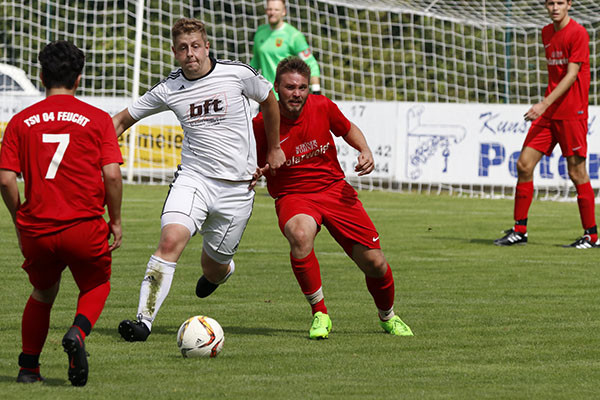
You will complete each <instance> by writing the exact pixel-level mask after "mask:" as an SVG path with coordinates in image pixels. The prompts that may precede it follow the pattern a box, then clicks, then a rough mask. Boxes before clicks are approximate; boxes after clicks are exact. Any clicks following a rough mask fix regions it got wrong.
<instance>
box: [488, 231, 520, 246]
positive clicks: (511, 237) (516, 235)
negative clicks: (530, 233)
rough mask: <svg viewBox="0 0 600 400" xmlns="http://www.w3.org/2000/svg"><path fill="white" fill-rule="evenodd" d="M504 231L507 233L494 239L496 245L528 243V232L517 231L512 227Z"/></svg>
mask: <svg viewBox="0 0 600 400" xmlns="http://www.w3.org/2000/svg"><path fill="white" fill-rule="evenodd" d="M504 233H506V235H504V236H503V237H501V238H500V239H496V240H494V244H495V245H496V246H512V245H515V244H518V245H523V244H527V233H520V232H515V230H514V229H512V228H511V229H509V230H507V231H504Z"/></svg>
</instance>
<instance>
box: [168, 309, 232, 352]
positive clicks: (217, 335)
mask: <svg viewBox="0 0 600 400" xmlns="http://www.w3.org/2000/svg"><path fill="white" fill-rule="evenodd" d="M224 341H225V336H224V335H223V328H221V325H220V324H219V323H218V322H217V321H215V320H214V319H212V318H209V317H206V316H204V315H196V316H195V317H192V318H189V319H188V320H187V321H185V322H184V323H183V324H181V327H180V328H179V331H178V332H177V346H178V347H179V350H181V354H183V357H185V358H187V357H211V358H212V357H216V356H217V354H219V353H220V352H221V349H222V348H223V342H224Z"/></svg>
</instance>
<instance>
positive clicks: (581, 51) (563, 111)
mask: <svg viewBox="0 0 600 400" xmlns="http://www.w3.org/2000/svg"><path fill="white" fill-rule="evenodd" d="M589 41H590V38H589V36H588V33H587V31H586V30H585V28H584V27H583V26H581V25H579V24H578V23H577V22H575V20H574V19H571V20H570V21H569V23H568V24H567V26H565V27H564V28H562V29H561V30H559V31H555V30H554V25H553V24H549V25H546V26H545V27H544V28H543V29H542V42H543V43H544V50H545V52H546V61H547V63H548V87H547V89H546V94H545V96H548V95H549V94H550V93H551V92H552V91H553V90H554V89H555V88H556V86H557V85H558V84H559V82H560V81H561V80H562V79H563V78H564V77H565V75H566V74H567V68H568V65H569V63H581V67H580V68H579V73H578V74H577V79H576V80H575V82H573V84H572V85H571V87H570V88H569V89H568V90H567V92H566V93H565V94H563V95H562V96H561V97H559V98H558V99H557V100H556V101H555V102H554V103H552V105H551V106H550V107H548V109H547V110H546V112H544V117H546V118H549V119H562V120H568V119H587V118H588V102H589V92H590V46H589Z"/></svg>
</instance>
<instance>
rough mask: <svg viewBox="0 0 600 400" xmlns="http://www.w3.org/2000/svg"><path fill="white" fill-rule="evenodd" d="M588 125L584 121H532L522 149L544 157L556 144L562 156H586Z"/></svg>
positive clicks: (544, 119)
mask: <svg viewBox="0 0 600 400" xmlns="http://www.w3.org/2000/svg"><path fill="white" fill-rule="evenodd" d="M587 133H588V124H587V120H585V119H573V120H560V119H548V118H544V117H540V118H538V119H536V120H535V121H533V123H532V124H531V128H529V132H528V133H527V137H526V138H525V143H524V144H523V147H525V146H527V147H531V148H533V149H535V150H538V151H540V152H542V153H544V154H545V155H547V156H549V155H551V154H552V151H553V150H554V147H555V146H556V143H558V144H559V145H560V149H561V150H562V155H563V156H564V157H569V156H572V155H578V156H580V157H583V158H585V157H586V155H587Z"/></svg>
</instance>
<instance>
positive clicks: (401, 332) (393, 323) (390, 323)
mask: <svg viewBox="0 0 600 400" xmlns="http://www.w3.org/2000/svg"><path fill="white" fill-rule="evenodd" d="M379 325H381V327H382V328H383V330H384V331H386V332H387V333H389V334H390V335H396V336H414V335H413V333H412V331H411V330H410V328H409V327H408V325H406V324H405V323H404V322H402V320H401V319H400V317H399V316H397V315H394V316H393V317H392V318H391V319H389V320H387V321H379Z"/></svg>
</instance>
